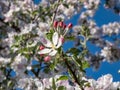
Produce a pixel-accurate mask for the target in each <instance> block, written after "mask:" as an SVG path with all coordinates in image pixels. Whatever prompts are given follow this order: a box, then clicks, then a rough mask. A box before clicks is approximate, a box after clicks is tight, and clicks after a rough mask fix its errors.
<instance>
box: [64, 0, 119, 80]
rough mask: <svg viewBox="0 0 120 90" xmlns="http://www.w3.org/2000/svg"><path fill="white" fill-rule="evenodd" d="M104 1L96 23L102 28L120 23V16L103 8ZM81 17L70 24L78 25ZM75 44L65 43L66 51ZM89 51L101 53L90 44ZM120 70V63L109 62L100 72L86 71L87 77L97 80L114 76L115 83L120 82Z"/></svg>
mask: <svg viewBox="0 0 120 90" xmlns="http://www.w3.org/2000/svg"><path fill="white" fill-rule="evenodd" d="M103 3H104V1H103V0H102V4H101V5H100V6H99V9H98V10H97V12H96V13H95V16H94V18H93V19H94V20H95V21H96V23H97V25H98V26H102V25H103V24H108V23H109V22H114V21H118V22H120V16H119V15H117V14H115V13H113V11H112V10H108V9H105V8H104V7H103ZM78 18H79V15H75V16H74V17H73V18H72V19H71V20H69V21H68V22H72V23H73V24H74V25H75V24H77V21H78ZM72 46H73V43H72V42H69V43H65V46H64V48H65V50H66V49H68V48H70V47H72ZM88 47H89V50H90V51H91V52H92V53H95V52H96V51H99V50H100V49H99V48H97V47H93V45H92V44H90V43H88ZM119 69H120V61H118V62H115V63H108V62H103V63H101V65H100V68H99V69H98V70H96V71H95V70H94V69H93V68H92V67H90V68H88V69H86V75H87V76H88V77H90V78H94V79H97V78H99V77H100V76H102V75H105V74H108V73H110V74H112V75H113V80H114V81H120V74H118V70H119Z"/></svg>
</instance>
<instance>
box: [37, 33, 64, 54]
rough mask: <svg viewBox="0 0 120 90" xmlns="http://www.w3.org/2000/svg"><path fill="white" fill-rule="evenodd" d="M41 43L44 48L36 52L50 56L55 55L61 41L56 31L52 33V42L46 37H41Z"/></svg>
mask: <svg viewBox="0 0 120 90" xmlns="http://www.w3.org/2000/svg"><path fill="white" fill-rule="evenodd" d="M41 43H42V44H43V45H44V46H45V48H44V49H42V50H40V51H39V52H38V54H48V55H50V56H55V55H56V53H57V49H58V48H59V47H60V46H61V45H62V41H61V39H60V38H59V35H58V33H57V32H55V33H54V34H53V36H52V42H51V41H50V40H48V39H46V38H43V39H41Z"/></svg>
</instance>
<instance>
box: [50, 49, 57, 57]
mask: <svg viewBox="0 0 120 90" xmlns="http://www.w3.org/2000/svg"><path fill="white" fill-rule="evenodd" d="M56 53H57V50H53V51H52V52H50V53H49V55H50V56H55V54H56Z"/></svg>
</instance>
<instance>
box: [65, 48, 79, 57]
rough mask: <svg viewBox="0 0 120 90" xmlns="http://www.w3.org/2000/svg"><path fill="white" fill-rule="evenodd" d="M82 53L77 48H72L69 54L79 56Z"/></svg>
mask: <svg viewBox="0 0 120 90" xmlns="http://www.w3.org/2000/svg"><path fill="white" fill-rule="evenodd" d="M80 52H81V51H80V50H79V49H77V48H70V49H69V50H68V51H67V53H72V54H73V55H75V56H77V55H78V54H79V53H80Z"/></svg>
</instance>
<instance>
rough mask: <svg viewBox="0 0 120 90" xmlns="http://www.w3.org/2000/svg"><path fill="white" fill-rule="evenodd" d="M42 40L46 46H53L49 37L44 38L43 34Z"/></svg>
mask: <svg viewBox="0 0 120 90" xmlns="http://www.w3.org/2000/svg"><path fill="white" fill-rule="evenodd" d="M40 41H41V43H42V44H43V45H44V46H46V47H52V43H51V42H50V40H48V39H47V38H44V37H43V36H41V37H40Z"/></svg>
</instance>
